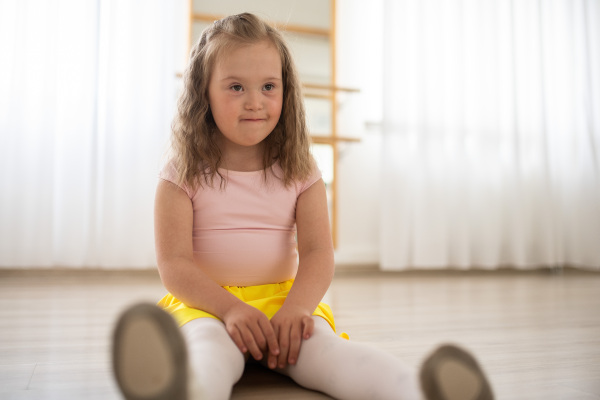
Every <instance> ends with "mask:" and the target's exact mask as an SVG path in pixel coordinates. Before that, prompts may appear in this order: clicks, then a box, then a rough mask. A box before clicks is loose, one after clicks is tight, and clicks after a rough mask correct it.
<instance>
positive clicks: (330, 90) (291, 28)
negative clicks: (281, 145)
mask: <svg viewBox="0 0 600 400" xmlns="http://www.w3.org/2000/svg"><path fill="white" fill-rule="evenodd" d="M221 3H225V2H221ZM257 3H260V1H258V0H256V1H254V2H253V5H256V4H257ZM322 3H325V2H322ZM213 4H214V3H213ZM329 7H330V10H329V13H330V18H329V19H330V21H329V26H328V28H327V29H325V28H322V27H315V26H307V25H303V24H294V23H285V24H277V23H273V22H272V21H268V22H270V23H271V24H273V25H274V26H277V28H278V29H280V30H282V31H283V32H290V33H294V34H297V35H298V36H302V35H307V36H313V37H319V38H325V39H327V40H328V42H329V43H328V44H329V65H330V67H329V69H330V71H329V79H328V82H318V83H317V82H307V81H304V80H303V82H302V84H303V88H304V96H305V98H312V99H321V100H324V101H328V102H329V103H330V106H329V121H330V129H329V132H328V134H323V133H319V134H317V133H312V134H311V139H312V143H313V144H315V145H325V146H330V147H331V153H332V165H331V168H332V174H331V181H330V183H329V185H328V186H329V187H328V194H327V195H328V202H329V207H330V218H331V233H332V238H333V243H334V247H337V245H338V229H337V226H338V196H337V192H338V190H337V179H336V177H337V175H338V166H337V164H338V146H339V144H340V143H342V142H357V141H359V139H358V138H354V137H344V136H340V135H339V133H338V124H337V117H336V116H337V113H338V96H337V95H338V92H348V93H352V92H357V91H358V90H356V89H352V88H344V87H339V86H337V85H336V75H337V74H336V69H337V63H336V58H337V57H336V52H337V48H336V40H335V39H336V1H335V0H329ZM237 12H242V11H237ZM188 13H189V20H188V35H187V39H188V43H187V49H188V54H189V50H190V49H191V47H192V42H193V41H194V40H195V38H194V28H193V26H194V23H197V22H202V23H212V22H213V21H215V20H219V19H221V18H223V17H225V15H226V14H217V13H214V12H202V11H201V10H197V9H195V8H194V0H188Z"/></svg>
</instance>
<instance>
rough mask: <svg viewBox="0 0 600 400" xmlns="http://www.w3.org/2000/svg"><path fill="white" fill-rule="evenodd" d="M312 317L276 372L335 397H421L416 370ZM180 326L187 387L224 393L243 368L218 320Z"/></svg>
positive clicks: (212, 395) (211, 395)
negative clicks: (290, 360) (289, 359)
mask: <svg viewBox="0 0 600 400" xmlns="http://www.w3.org/2000/svg"><path fill="white" fill-rule="evenodd" d="M313 318H314V319H315V329H314V333H313V336H312V337H311V338H310V339H308V340H305V341H303V342H302V347H301V348H300V355H299V356H298V362H297V363H296V365H290V366H287V367H286V368H284V369H283V370H277V371H278V372H281V373H283V374H285V375H288V376H289V377H290V378H292V379H293V380H294V381H295V382H296V383H298V384H299V385H301V386H304V387H306V388H309V389H313V390H318V391H320V392H323V393H326V394H328V395H329V396H331V397H334V398H336V399H344V400H352V399H357V400H359V399H360V400H364V399H381V400H385V399H398V400H418V399H420V398H421V394H420V393H421V392H420V389H419V384H418V378H417V374H416V372H415V371H413V370H411V369H410V368H408V367H406V366H405V365H404V364H402V363H401V362H400V360H399V359H398V358H396V357H394V356H392V355H390V354H388V353H385V352H384V351H381V350H379V349H377V348H374V347H371V346H367V345H364V344H360V343H355V342H352V341H348V340H344V339H341V338H339V337H338V336H337V335H336V334H335V333H334V332H333V330H332V329H331V327H330V326H329V324H328V323H327V322H326V321H325V320H324V319H322V318H320V317H313ZM182 332H183V335H184V336H185V338H186V341H187V344H188V350H189V358H190V364H191V369H192V371H193V372H192V374H193V377H192V379H191V380H192V382H191V384H192V386H193V388H192V389H191V390H192V392H193V393H195V394H196V393H197V395H198V397H199V398H202V399H209V400H221V399H229V397H230V396H231V389H232V387H233V385H234V384H235V383H236V382H237V381H238V380H239V379H240V378H241V376H242V373H243V372H244V365H245V360H244V356H243V354H242V353H241V352H240V351H239V349H238V348H237V347H236V345H235V344H234V343H233V341H232V340H231V338H230V337H229V334H228V333H227V331H226V330H225V326H224V325H223V323H222V322H221V321H219V320H216V319H213V318H200V319H196V320H193V321H191V322H188V323H187V324H185V325H184V326H183V328H182ZM200 396H201V397H200Z"/></svg>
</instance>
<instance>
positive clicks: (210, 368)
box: [113, 14, 493, 400]
mask: <svg viewBox="0 0 600 400" xmlns="http://www.w3.org/2000/svg"><path fill="white" fill-rule="evenodd" d="M184 85H185V87H184V90H183V93H182V95H181V97H180V100H179V104H178V114H177V117H176V119H175V122H174V124H173V135H172V148H173V154H172V158H171V160H170V162H169V163H168V164H167V165H166V167H164V169H163V170H162V171H161V173H160V178H161V180H160V182H159V184H158V188H157V193H156V208H155V231H156V232H155V234H156V253H157V261H158V269H159V272H160V276H161V279H162V282H163V284H164V286H165V288H166V289H167V290H168V292H169V294H168V295H166V296H165V297H164V298H163V299H162V300H161V301H160V302H159V306H160V308H159V307H156V306H153V305H147V304H140V305H136V306H133V307H131V308H130V309H128V310H127V311H126V312H125V313H124V314H123V315H121V317H120V318H119V321H118V323H117V326H116V329H115V333H114V343H113V367H114V372H115V376H116V379H117V382H118V384H119V386H120V389H121V391H122V392H123V394H124V396H125V397H126V398H127V399H165V400H166V399H169V400H173V399H192V398H197V399H228V398H229V397H230V395H231V390H232V387H233V385H234V384H235V383H236V382H237V381H238V380H239V379H240V377H241V376H242V373H243V371H244V365H245V363H246V361H247V360H248V358H249V357H252V358H254V359H255V360H258V361H260V362H261V363H263V364H264V365H265V366H267V367H269V368H271V369H274V370H275V371H278V372H280V373H282V374H285V375H287V376H289V377H291V378H292V379H293V380H294V381H296V382H297V383H298V384H300V385H302V386H304V387H306V388H310V389H314V390H318V391H321V392H324V393H326V394H328V395H330V396H332V397H334V398H339V399H360V400H369V399H419V398H423V397H425V398H429V399H460V400H467V399H491V398H492V397H493V396H492V392H491V389H490V386H489V384H488V382H487V380H486V378H485V376H484V374H483V372H482V371H481V369H480V368H479V366H478V364H477V362H476V361H475V360H474V359H473V358H472V357H471V356H470V355H469V354H468V353H467V352H465V351H464V350H461V349H459V348H457V347H454V346H444V347H441V348H440V349H438V350H437V351H436V352H434V353H433V354H432V355H431V356H430V357H429V358H428V359H427V360H426V361H425V363H424V364H423V365H422V367H421V371H420V377H419V374H417V373H416V372H413V371H411V370H410V369H409V368H407V367H405V366H404V365H403V364H402V363H401V362H400V361H399V360H398V359H397V358H395V357H393V356H391V355H390V354H387V353H385V352H383V351H381V350H378V349H376V348H373V347H369V346H366V345H362V344H358V343H355V342H353V341H349V340H344V339H343V338H340V337H339V336H338V335H336V334H335V324H334V319H333V315H332V313H331V310H330V308H329V306H327V305H326V304H324V303H321V302H320V301H321V299H322V298H323V296H324V295H325V292H326V291H327V289H328V287H329V285H330V283H331V280H332V277H333V272H334V260H333V246H332V242H331V237H330V231H329V218H328V215H327V200H326V194H325V185H324V183H323V181H322V179H321V174H320V172H319V170H318V169H317V167H316V165H315V162H314V160H313V158H312V157H311V155H310V149H309V135H308V131H307V127H306V123H305V115H304V108H303V102H302V97H301V93H300V84H299V81H298V75H297V72H296V69H295V67H294V64H293V62H292V58H291V55H290V52H289V49H288V47H287V46H286V44H285V43H284V41H283V39H282V36H281V35H280V33H279V32H277V31H276V30H274V29H273V28H271V27H270V26H268V25H267V24H266V23H264V22H263V21H261V20H260V19H258V18H257V17H255V16H254V15H252V14H240V15H234V16H231V17H227V18H224V19H222V20H219V21H215V22H214V23H213V24H212V25H211V26H210V27H208V28H207V29H206V30H205V31H204V32H203V33H202V36H201V38H200V40H199V42H198V43H197V44H196V45H195V47H194V48H193V50H192V53H191V60H190V63H189V66H188V68H187V71H186V73H185V76H184ZM163 310H165V311H166V312H165V311H163ZM169 314H170V315H169ZM171 316H172V317H173V318H171ZM175 321H176V323H177V324H178V325H179V326H180V327H181V329H180V328H178V327H177V325H176V323H175Z"/></svg>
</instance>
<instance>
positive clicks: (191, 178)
mask: <svg viewBox="0 0 600 400" xmlns="http://www.w3.org/2000/svg"><path fill="white" fill-rule="evenodd" d="M263 40H268V41H270V42H271V43H272V44H273V45H274V46H275V48H276V49H277V50H278V52H279V54H280V56H281V65H282V80H283V104H282V111H281V116H280V118H279V121H278V123H277V125H276V127H275V129H274V130H273V132H271V133H270V134H269V136H267V137H266V138H265V139H264V144H265V146H264V148H265V152H264V157H263V167H264V171H265V179H266V177H267V169H268V168H271V167H272V166H273V164H274V163H275V162H276V161H278V162H279V164H280V166H281V168H282V170H283V177H281V179H282V180H283V182H284V184H285V185H286V186H288V185H290V184H291V183H292V182H294V181H301V180H303V179H306V178H308V176H309V175H310V173H311V171H312V168H313V165H314V161H313V158H312V156H311V154H310V137H309V133H308V128H307V126H306V120H305V111H304V103H303V100H302V93H301V86H300V81H299V79H298V73H297V71H296V67H295V66H294V63H293V60H292V56H291V53H290V51H289V49H288V47H287V45H286V43H285V41H284V39H283V36H282V35H281V33H279V32H278V31H277V30H276V29H274V28H273V27H271V26H269V25H268V24H267V23H265V22H264V21H262V20H261V19H260V18H258V17H257V16H255V15H253V14H249V13H244V14H238V15H232V16H229V17H226V18H223V19H221V20H219V21H215V22H214V23H213V24H212V25H210V26H209V27H208V28H206V29H205V30H204V31H203V32H202V35H201V37H200V39H199V40H198V42H197V43H196V44H195V45H194V47H193V48H192V51H191V55H190V61H189V64H188V66H187V69H186V71H185V72H184V75H183V84H184V88H183V91H182V93H181V95H180V97H179V100H178V104H177V114H176V116H175V119H174V121H173V124H172V135H171V152H172V154H171V159H172V161H173V162H174V164H175V168H176V170H177V173H178V174H179V183H180V184H182V183H185V184H186V185H188V186H189V187H191V188H196V187H197V186H198V185H200V186H202V185H203V184H204V183H205V184H207V185H209V186H212V185H213V183H214V179H215V177H216V176H217V175H218V176H219V177H220V178H221V187H223V185H224V184H225V179H224V177H223V176H222V175H221V174H220V173H219V166H220V165H221V161H222V154H221V150H220V149H219V146H218V145H217V137H218V136H217V135H219V134H220V133H219V130H218V128H217V126H216V124H215V121H214V119H213V116H212V113H211V110H210V106H209V97H208V84H209V82H210V78H211V73H212V70H213V67H214V65H215V63H216V62H217V60H218V58H219V56H220V55H221V54H223V52H224V51H226V50H228V49H232V48H237V47H239V46H243V45H248V44H254V43H256V42H259V41H263Z"/></svg>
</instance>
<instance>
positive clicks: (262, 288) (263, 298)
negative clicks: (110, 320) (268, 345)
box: [158, 279, 347, 339]
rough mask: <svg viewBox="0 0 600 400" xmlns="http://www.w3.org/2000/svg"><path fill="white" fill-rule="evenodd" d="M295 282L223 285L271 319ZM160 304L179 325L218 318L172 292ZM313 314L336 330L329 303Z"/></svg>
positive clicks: (321, 305)
mask: <svg viewBox="0 0 600 400" xmlns="http://www.w3.org/2000/svg"><path fill="white" fill-rule="evenodd" d="M293 283H294V280H293V279H290V280H287V281H285V282H281V283H271V284H267V285H257V286H241V287H240V286H223V289H225V290H227V291H228V292H229V293H231V294H232V295H234V296H235V297H237V298H238V299H240V300H242V301H243V302H244V303H246V304H248V305H251V306H252V307H255V308H257V309H259V310H260V311H262V312H263V313H265V315H266V316H267V317H269V319H271V318H272V317H273V316H274V315H275V313H277V311H279V309H280V308H281V306H282V305H283V302H284V301H285V299H286V297H287V295H288V293H289V292H290V289H291V288H292V284H293ZM158 305H159V307H162V308H163V309H164V310H165V311H167V312H168V313H169V314H171V315H172V316H173V318H175V321H177V323H178V324H179V326H182V325H185V324H186V323H188V322H190V321H192V320H194V319H197V318H215V319H218V318H217V317H215V316H214V315H212V314H209V313H207V312H206V311H202V310H199V309H197V308H192V307H188V306H186V305H185V304H183V303H182V302H181V301H179V300H178V299H176V298H175V297H173V295H172V294H170V293H169V294H167V295H166V296H165V297H163V298H162V299H161V300H160V301H159V302H158ZM313 315H318V316H319V317H322V318H324V319H325V321H327V322H328V323H329V325H330V326H331V329H333V331H334V332H335V322H334V320H333V313H332V312H331V308H329V306H328V305H327V304H325V303H319V305H318V306H317V309H316V310H315V311H314V312H313ZM340 336H341V337H343V338H345V339H347V335H346V334H345V333H342V334H341V335H340Z"/></svg>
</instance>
